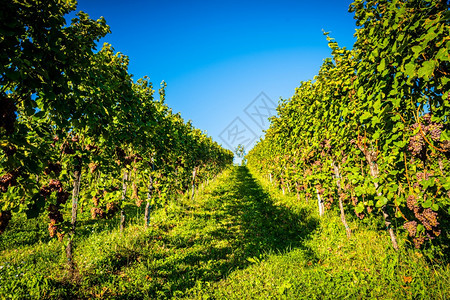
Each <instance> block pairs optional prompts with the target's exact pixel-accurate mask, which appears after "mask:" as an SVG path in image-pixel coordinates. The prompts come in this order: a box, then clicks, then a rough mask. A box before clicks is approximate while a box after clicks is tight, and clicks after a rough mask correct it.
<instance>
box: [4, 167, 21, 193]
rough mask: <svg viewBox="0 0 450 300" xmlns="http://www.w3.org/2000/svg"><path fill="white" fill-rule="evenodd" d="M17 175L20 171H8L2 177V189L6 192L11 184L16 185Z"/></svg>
mask: <svg viewBox="0 0 450 300" xmlns="http://www.w3.org/2000/svg"><path fill="white" fill-rule="evenodd" d="M17 176H18V172H17V171H13V172H9V173H6V174H5V175H3V176H1V177H0V191H2V192H3V193H6V191H8V188H9V187H10V186H15V185H16V184H17Z"/></svg>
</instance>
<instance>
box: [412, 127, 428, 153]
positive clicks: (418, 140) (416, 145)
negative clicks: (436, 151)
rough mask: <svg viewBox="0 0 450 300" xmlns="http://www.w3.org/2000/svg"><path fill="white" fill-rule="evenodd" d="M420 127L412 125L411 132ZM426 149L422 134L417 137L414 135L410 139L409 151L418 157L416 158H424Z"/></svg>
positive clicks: (417, 134)
mask: <svg viewBox="0 0 450 300" xmlns="http://www.w3.org/2000/svg"><path fill="white" fill-rule="evenodd" d="M418 127H419V124H417V123H416V124H413V125H411V127H410V128H411V131H415V130H417V128H418ZM424 149H425V140H424V139H423V137H422V135H421V134H420V132H417V133H416V134H415V135H413V136H412V137H411V138H410V139H409V145H408V150H409V151H411V153H412V154H413V155H414V156H416V157H420V156H422V154H423V153H422V151H423V150H424Z"/></svg>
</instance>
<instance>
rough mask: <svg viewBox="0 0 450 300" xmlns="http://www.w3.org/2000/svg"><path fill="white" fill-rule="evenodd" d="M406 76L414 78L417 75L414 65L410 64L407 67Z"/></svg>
mask: <svg viewBox="0 0 450 300" xmlns="http://www.w3.org/2000/svg"><path fill="white" fill-rule="evenodd" d="M405 74H406V75H407V76H408V77H414V76H415V75H416V65H415V64H413V63H411V62H410V63H408V64H406V65H405Z"/></svg>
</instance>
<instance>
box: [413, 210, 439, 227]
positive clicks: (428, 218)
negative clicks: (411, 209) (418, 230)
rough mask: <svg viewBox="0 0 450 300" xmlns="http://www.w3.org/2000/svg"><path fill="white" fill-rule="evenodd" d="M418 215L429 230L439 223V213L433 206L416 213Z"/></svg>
mask: <svg viewBox="0 0 450 300" xmlns="http://www.w3.org/2000/svg"><path fill="white" fill-rule="evenodd" d="M416 217H417V219H418V220H419V221H420V222H421V223H422V224H423V226H425V228H426V229H427V230H429V231H431V230H433V227H436V226H438V225H439V222H438V221H437V213H436V212H435V211H433V210H432V209H431V208H426V209H424V210H423V212H422V213H421V214H416Z"/></svg>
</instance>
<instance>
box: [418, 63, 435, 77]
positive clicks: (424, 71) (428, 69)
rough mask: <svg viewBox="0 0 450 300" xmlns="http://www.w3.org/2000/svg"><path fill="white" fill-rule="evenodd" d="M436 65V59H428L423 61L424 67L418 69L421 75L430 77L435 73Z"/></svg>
mask: <svg viewBox="0 0 450 300" xmlns="http://www.w3.org/2000/svg"><path fill="white" fill-rule="evenodd" d="M435 66H436V62H435V61H426V62H424V63H423V65H422V67H421V68H420V69H419V70H418V71H417V74H418V76H419V77H422V78H425V79H429V78H430V77H431V74H433V72H434V69H435Z"/></svg>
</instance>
